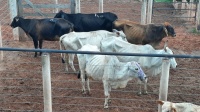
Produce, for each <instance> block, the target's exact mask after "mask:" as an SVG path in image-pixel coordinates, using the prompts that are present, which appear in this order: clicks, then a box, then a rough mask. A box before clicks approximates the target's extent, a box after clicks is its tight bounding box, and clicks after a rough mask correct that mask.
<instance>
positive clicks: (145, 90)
mask: <svg viewBox="0 0 200 112" xmlns="http://www.w3.org/2000/svg"><path fill="white" fill-rule="evenodd" d="M147 80H148V78H146V79H145V80H144V81H143V83H144V94H145V95H146V94H148V92H147Z"/></svg>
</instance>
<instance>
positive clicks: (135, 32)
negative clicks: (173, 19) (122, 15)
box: [113, 20, 176, 48]
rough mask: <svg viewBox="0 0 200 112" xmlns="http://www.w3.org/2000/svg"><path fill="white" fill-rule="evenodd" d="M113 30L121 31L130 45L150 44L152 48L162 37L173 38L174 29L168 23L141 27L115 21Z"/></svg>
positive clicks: (134, 23) (129, 22)
mask: <svg viewBox="0 0 200 112" xmlns="http://www.w3.org/2000/svg"><path fill="white" fill-rule="evenodd" d="M113 28H115V29H117V30H123V31H124V33H125V34H126V38H127V41H128V42H129V43H132V44H143V45H145V44H151V45H152V46H153V47H154V48H155V47H156V46H157V45H159V43H160V42H161V40H162V39H163V38H164V37H167V36H172V37H175V36H176V33H175V31H174V28H173V27H172V26H171V25H170V24H169V23H168V22H165V23H164V24H146V25H141V24H139V23H137V22H133V21H129V20H116V21H114V22H113Z"/></svg>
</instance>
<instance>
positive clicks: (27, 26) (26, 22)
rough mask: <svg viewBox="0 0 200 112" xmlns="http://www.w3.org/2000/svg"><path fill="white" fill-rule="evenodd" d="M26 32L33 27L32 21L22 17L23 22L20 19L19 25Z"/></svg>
mask: <svg viewBox="0 0 200 112" xmlns="http://www.w3.org/2000/svg"><path fill="white" fill-rule="evenodd" d="M19 27H21V28H22V29H23V30H24V31H25V32H26V33H30V32H31V30H32V29H33V28H34V22H31V19H23V22H22V21H20V26H19Z"/></svg>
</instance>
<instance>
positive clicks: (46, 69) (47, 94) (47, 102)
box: [0, 48, 200, 112]
mask: <svg viewBox="0 0 200 112" xmlns="http://www.w3.org/2000/svg"><path fill="white" fill-rule="evenodd" d="M0 51H19V52H43V53H42V56H41V62H42V67H41V68H42V72H41V73H42V82H43V84H42V85H43V102H44V108H43V109H44V110H43V111H44V112H52V111H53V109H52V97H54V96H53V95H52V87H51V83H52V82H51V79H52V78H51V71H52V70H51V62H50V53H73V54H94V55H115V56H145V57H164V58H163V62H162V72H161V77H160V86H159V98H158V99H160V100H164V101H165V100H167V97H168V82H169V73H170V61H169V59H170V58H172V57H174V58H191V59H192V58H193V59H199V58H200V56H198V55H165V54H163V55H162V54H138V53H113V52H90V51H68V50H52V49H20V48H0ZM2 79H3V78H2ZM198 79H199V77H198V78H197V80H198ZM195 87H196V86H195ZM0 88H2V87H0ZM196 89H197V91H198V87H196ZM193 90H194V89H193ZM194 91H196V90H194ZM113 92H116V91H113ZM79 94H80V93H79ZM186 94H187V93H186ZM193 95H194V94H193ZM199 95H200V93H199V94H198V93H197V94H196V95H195V97H198V96H199ZM86 98H87V97H86ZM102 99H103V98H102ZM75 100H76V99H75ZM114 100H115V99H114ZM196 100H197V101H198V98H197V99H196ZM63 103H66V104H67V102H63ZM195 103H200V102H195ZM102 104H103V102H102ZM69 105H71V104H69ZM74 105H76V104H74ZM91 106H92V105H91ZM93 106H94V105H93ZM111 107H112V106H111ZM102 108H103V106H102ZM119 108H120V107H119ZM126 108H128V107H126ZM134 108H136V107H134ZM143 108H145V107H143ZM0 109H1V110H2V111H6V110H7V111H9V109H5V110H4V108H0ZM154 109H155V107H154ZM144 110H145V109H144ZM147 110H148V109H147ZM20 111H22V110H20ZM30 111H34V110H30ZM37 111H39V110H37ZM70 111H73V110H70ZM151 111H152V110H151ZM154 111H155V110H154ZM141 112H144V111H141ZM145 112H146V111H145ZM158 112H161V107H160V105H159V106H158Z"/></svg>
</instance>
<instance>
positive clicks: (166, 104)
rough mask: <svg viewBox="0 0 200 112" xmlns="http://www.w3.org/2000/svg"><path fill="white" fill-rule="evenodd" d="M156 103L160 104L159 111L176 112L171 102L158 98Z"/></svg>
mask: <svg viewBox="0 0 200 112" xmlns="http://www.w3.org/2000/svg"><path fill="white" fill-rule="evenodd" d="M157 103H158V104H160V105H161V106H162V111H161V112H177V111H176V109H175V106H174V103H172V102H168V101H161V100H158V101H157Z"/></svg>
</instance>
